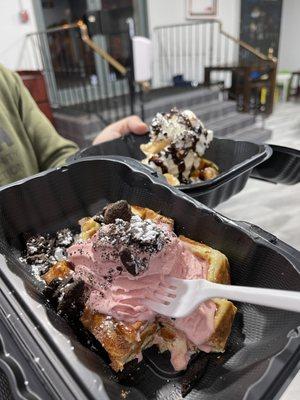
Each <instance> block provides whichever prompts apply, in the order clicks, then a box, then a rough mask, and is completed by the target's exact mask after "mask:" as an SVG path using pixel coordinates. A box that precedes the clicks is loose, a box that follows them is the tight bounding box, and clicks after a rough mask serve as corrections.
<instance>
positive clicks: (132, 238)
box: [95, 215, 168, 254]
mask: <svg viewBox="0 0 300 400" xmlns="http://www.w3.org/2000/svg"><path fill="white" fill-rule="evenodd" d="M167 240H168V239H167V236H166V233H165V232H164V231H163V230H162V229H160V228H159V227H158V226H157V225H156V224H155V223H154V222H153V221H151V220H148V219H146V220H142V219H141V218H140V217H139V216H137V215H134V216H133V217H132V218H131V220H130V223H129V222H126V221H123V220H122V219H118V218H117V219H116V220H115V223H114V224H109V225H107V226H105V227H103V228H102V229H101V230H100V231H99V235H98V245H100V246H102V245H105V244H106V245H114V246H121V247H122V248H123V247H128V246H134V247H136V248H137V249H140V250H141V251H144V252H147V253H150V254H151V253H153V252H158V251H160V250H161V249H162V248H163V246H164V244H165V243H166V241H167ZM95 247H97V243H96V244H95Z"/></svg>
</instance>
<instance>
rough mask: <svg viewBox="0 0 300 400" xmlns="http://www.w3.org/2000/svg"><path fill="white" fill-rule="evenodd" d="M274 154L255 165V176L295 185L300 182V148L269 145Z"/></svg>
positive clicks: (252, 174)
mask: <svg viewBox="0 0 300 400" xmlns="http://www.w3.org/2000/svg"><path fill="white" fill-rule="evenodd" d="M269 146H270V147H271V148H272V151H273V153H272V156H271V157H270V158H269V159H268V160H266V161H265V162H263V163H262V164H259V165H258V166H257V167H255V168H254V169H253V171H252V173H251V176H252V177H253V178H257V179H262V180H265V181H268V182H272V183H282V184H284V185H295V184H297V183H299V182H300V150H296V149H291V148H289V147H283V146H278V145H275V144H270V145H269Z"/></svg>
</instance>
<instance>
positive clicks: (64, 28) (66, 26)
mask: <svg viewBox="0 0 300 400" xmlns="http://www.w3.org/2000/svg"><path fill="white" fill-rule="evenodd" d="M76 28H78V29H79V30H80V36H81V39H82V41H83V42H84V43H86V44H87V45H88V46H89V48H91V49H92V50H93V51H94V52H95V53H97V54H98V55H99V56H100V57H102V58H103V59H104V60H105V61H107V62H108V63H109V64H110V65H111V66H112V67H114V68H115V69H116V70H117V71H118V72H119V73H120V74H121V75H123V76H125V75H126V74H127V72H128V71H127V68H126V67H124V65H122V64H121V63H120V62H119V61H118V60H116V59H115V58H114V57H112V56H111V55H110V54H109V53H108V52H107V51H105V50H104V49H103V48H102V47H100V46H99V45H98V44H96V43H95V42H94V41H93V40H92V39H91V38H90V36H89V34H88V28H87V26H86V24H85V23H84V22H83V21H82V20H78V21H77V22H74V23H72V24H64V25H61V26H58V27H55V28H50V29H46V30H44V31H38V32H33V33H29V34H28V35H27V36H32V35H35V34H40V33H46V34H47V33H53V32H61V31H67V30H71V29H76Z"/></svg>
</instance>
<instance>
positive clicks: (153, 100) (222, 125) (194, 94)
mask: <svg viewBox="0 0 300 400" xmlns="http://www.w3.org/2000/svg"><path fill="white" fill-rule="evenodd" d="M174 89H175V88H170V89H169V93H168V92H167V91H166V89H164V92H163V93H160V89H158V90H156V91H155V92H156V93H152V94H151V93H150V95H149V98H148V99H147V98H146V99H145V107H144V109H145V110H144V111H145V121H146V122H147V123H149V122H150V121H151V119H152V118H153V116H154V115H155V113H156V112H158V111H161V112H166V111H169V110H170V109H171V108H172V107H177V108H178V109H190V110H192V111H193V112H194V113H195V114H196V115H197V117H199V118H200V119H201V120H202V121H203V122H204V124H205V126H206V127H207V128H209V129H212V130H213V131H214V135H215V136H217V137H220V138H222V137H223V138H225V137H226V138H233V139H235V140H249V141H252V142H259V143H263V142H266V141H268V140H269V139H270V137H271V134H272V132H271V131H270V130H268V129H264V128H261V127H257V126H256V124H255V116H254V115H252V114H247V113H240V112H238V111H237V110H236V103H235V102H234V101H231V100H224V99H223V98H222V97H223V96H222V93H221V92H220V90H219V89H217V88H214V89H213V88H212V89H208V88H200V89H190V88H180V89H179V88H176V89H177V90H176V91H175V93H174Z"/></svg>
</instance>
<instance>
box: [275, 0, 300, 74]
mask: <svg viewBox="0 0 300 400" xmlns="http://www.w3.org/2000/svg"><path fill="white" fill-rule="evenodd" d="M299 17H300V1H299V0H283V5H282V17H281V31H280V41H279V55H278V68H279V70H282V69H286V70H290V71H296V70H299V69H300V51H299V43H298V40H299V38H300V24H299Z"/></svg>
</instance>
